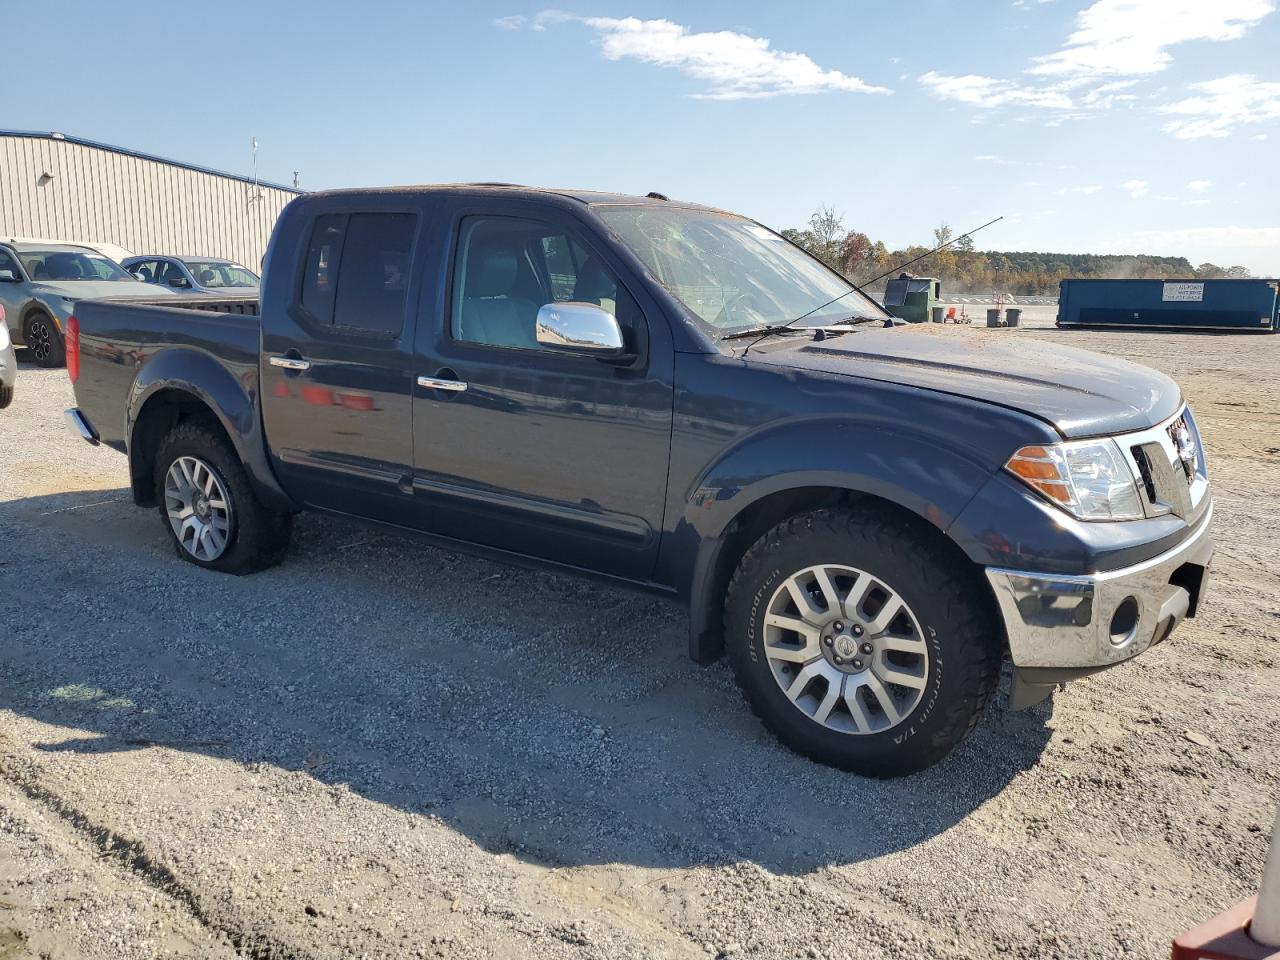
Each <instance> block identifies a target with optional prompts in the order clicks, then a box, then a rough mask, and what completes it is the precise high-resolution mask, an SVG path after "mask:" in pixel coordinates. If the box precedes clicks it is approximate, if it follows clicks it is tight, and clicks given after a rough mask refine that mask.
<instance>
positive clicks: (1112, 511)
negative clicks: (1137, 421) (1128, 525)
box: [1005, 440, 1143, 520]
mask: <svg viewBox="0 0 1280 960" xmlns="http://www.w3.org/2000/svg"><path fill="white" fill-rule="evenodd" d="M1005 469H1006V470H1008V471H1009V472H1010V473H1012V474H1013V475H1014V476H1015V477H1017V478H1018V479H1019V480H1021V481H1022V482H1023V483H1025V484H1026V485H1027V486H1029V487H1031V489H1033V490H1035V491H1036V492H1037V493H1039V494H1040V495H1041V496H1043V497H1045V498H1047V499H1049V500H1052V501H1053V502H1054V503H1056V504H1057V505H1058V506H1060V507H1061V508H1062V509H1063V510H1066V511H1067V512H1068V513H1069V514H1071V515H1072V516H1074V517H1079V518H1080V519H1081V520H1139V519H1141V518H1142V516H1143V513H1142V502H1141V501H1140V500H1139V499H1138V487H1137V484H1135V482H1134V479H1133V473H1132V472H1131V471H1130V470H1129V467H1128V464H1126V463H1125V461H1124V454H1122V453H1121V452H1120V448H1119V447H1118V446H1117V445H1116V442H1115V441H1114V440H1079V441H1074V442H1071V443H1052V444H1050V443H1046V444H1036V445H1034V446H1030V447H1023V448H1022V449H1021V450H1019V451H1018V452H1017V453H1015V454H1014V455H1013V456H1012V457H1010V458H1009V462H1008V463H1006V464H1005Z"/></svg>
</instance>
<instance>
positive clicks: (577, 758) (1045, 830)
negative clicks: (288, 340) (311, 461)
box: [0, 308, 1280, 960]
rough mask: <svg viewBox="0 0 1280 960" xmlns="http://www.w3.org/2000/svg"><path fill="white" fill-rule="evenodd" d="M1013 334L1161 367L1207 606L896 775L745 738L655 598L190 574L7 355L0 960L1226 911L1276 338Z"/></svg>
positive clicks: (934, 952)
mask: <svg viewBox="0 0 1280 960" xmlns="http://www.w3.org/2000/svg"><path fill="white" fill-rule="evenodd" d="M1040 309H1041V311H1043V312H1044V313H1045V314H1046V316H1049V317H1051V316H1052V308H1040ZM971 312H972V311H971ZM1028 314H1029V316H1027V317H1025V319H1024V322H1026V323H1029V324H1030V326H1031V328H1030V329H1028V328H1027V327H1024V328H1021V329H1018V330H1000V331H989V332H987V334H986V335H990V336H1038V337H1045V338H1047V339H1050V340H1052V341H1054V342H1064V343H1071V344H1080V345H1086V346H1090V347H1092V348H1094V349H1098V350H1101V351H1105V352H1109V353H1115V354H1119V355H1122V356H1127V357H1131V358H1134V359H1138V360H1141V361H1144V362H1147V363H1150V364H1152V365H1154V366H1156V367H1159V368H1160V369H1162V370H1165V371H1166V372H1168V373H1170V374H1172V375H1173V376H1174V377H1176V378H1177V379H1178V380H1179V382H1180V383H1181V384H1182V386H1183V388H1184V390H1185V392H1186V393H1187V395H1188V397H1189V398H1190V400H1191V402H1192V404H1193V406H1194V408H1195V410H1196V414H1197V418H1198V420H1199V422H1200V424H1201V428H1202V430H1203V432H1204V434H1205V436H1206V440H1207V444H1208V448H1209V458H1210V461H1209V463H1210V470H1211V474H1212V478H1213V481H1214V483H1215V485H1216V490H1217V497H1218V519H1217V524H1218V527H1217V529H1218V539H1219V554H1218V563H1217V568H1216V573H1215V580H1214V582H1213V585H1212V593H1211V595H1210V602H1209V604H1208V608H1207V609H1206V610H1205V611H1204V613H1203V616H1202V617H1201V618H1200V619H1198V620H1197V621H1193V622H1191V623H1189V624H1188V625H1186V626H1184V627H1183V628H1182V629H1181V630H1180V631H1179V632H1178V633H1176V634H1175V635H1174V637H1173V638H1172V639H1171V640H1170V641H1168V642H1167V643H1165V644H1163V645H1162V646H1160V647H1158V648H1156V649H1155V650H1153V651H1151V652H1150V653H1149V654H1147V655H1145V656H1143V657H1142V658H1140V659H1139V660H1138V661H1137V662H1135V663H1133V664H1130V665H1128V666H1127V667H1125V668H1122V669H1118V670H1114V671H1111V672H1109V673H1106V674H1103V675H1099V676H1096V677H1093V678H1090V679H1089V680H1087V681H1082V682H1080V683H1077V684H1073V685H1072V686H1071V687H1070V688H1068V690H1067V691H1066V692H1065V693H1060V694H1058V695H1057V696H1056V697H1055V703H1054V704H1053V706H1052V708H1051V709H1050V708H1046V709H1042V710H1040V711H1038V712H1032V713H1022V714H1011V713H1007V712H1005V711H1004V710H1002V709H993V710H991V711H989V713H988V716H987V717H986V719H985V720H984V722H983V723H982V724H981V725H980V727H979V729H978V730H977V732H976V733H975V735H974V736H973V737H972V738H970V740H969V741H968V742H967V743H966V744H965V745H964V746H963V747H962V748H961V749H960V750H958V751H957V752H956V753H955V754H953V755H952V756H951V757H950V758H949V759H948V760H947V761H945V762H944V763H942V764H941V765H939V766H937V767H935V768H933V769H932V770H930V771H927V772H926V773H924V774H920V775H917V776H915V777H912V778H909V779H906V780H899V781H895V782H891V783H880V782H873V781H867V780H862V779H858V778H856V777H852V776H849V775H845V774H840V773H837V772H835V771H832V770H829V769H826V768H823V767H819V766H815V765H814V764H811V763H809V762H808V761H805V760H803V759H801V758H799V757H796V756H794V755H792V754H790V753H788V752H787V751H786V750H784V749H783V748H781V747H779V746H777V745H776V744H775V743H774V742H773V740H772V739H771V738H770V737H769V736H768V735H767V734H766V733H765V732H764V731H763V730H762V729H761V728H760V726H759V725H758V724H757V723H756V721H755V720H754V719H753V718H752V717H751V715H750V714H749V712H748V711H747V709H746V708H745V707H744V705H743V704H742V702H741V701H740V699H739V696H738V693H737V691H736V689H735V688H734V686H733V683H732V680H731V678H730V676H729V672H728V670H727V669H726V668H725V667H724V665H723V664H720V665H716V666H713V667H710V668H705V669H704V668H699V667H696V666H694V665H693V664H691V663H690V662H689V661H688V660H687V659H686V657H685V621H684V616H683V614H682V612H681V611H680V610H679V609H676V608H674V607H671V606H668V605H667V604H665V603H664V602H662V601H659V600H653V599H649V598H646V597H642V596H638V595H635V594H631V593H627V592H623V591H620V590H615V589H612V588H609V587H605V586H600V585H596V584H590V583H582V582H578V581H575V580H569V579H565V578H561V577H558V576H551V575H547V574H541V573H531V572H527V571H524V570H519V569H513V568H506V567H497V566H494V565H492V564H489V563H487V562H483V561H479V560H476V559H473V558H469V557H464V556H461V555H455V554H450V553H446V552H443V551H440V550H436V549H433V548H430V547H427V546H424V545H422V544H420V543H417V542H415V541H412V540H408V539H402V538H399V537H397V536H394V535H389V534H386V533H382V532H379V531H371V530H369V529H365V528H362V527H358V526H354V525H351V524H348V523H345V522H339V521H336V520H332V519H327V518H321V517H313V516H307V517H303V518H302V519H301V520H300V522H299V524H298V527H297V531H296V536H295V540H294V545H293V549H292V551H291V553H290V555H289V558H288V560H287V562H286V563H285V564H284V565H283V566H281V567H279V568H277V569H274V570H271V571H268V572H266V573H263V574H259V575H257V576H253V577H248V578H239V579H237V578H232V577H225V576H220V575H217V574H212V573H208V572H206V571H202V570H198V569H196V568H194V567H192V566H190V565H187V564H182V563H180V562H179V561H178V560H177V559H176V558H175V557H174V556H173V554H172V551H171V549H170V547H169V546H168V543H167V540H166V538H165V535H164V533H163V531H162V529H161V526H160V523H159V520H158V519H157V517H156V516H155V515H154V514H153V513H151V512H149V511H148V512H144V511H141V510H138V509H136V508H134V507H133V506H132V505H131V503H130V502H129V499H128V493H127V490H126V489H125V487H126V484H127V475H126V468H125V462H124V458H123V457H121V456H119V455H118V454H116V453H114V452H112V451H109V450H105V449H94V448H90V447H88V446H87V445H85V444H84V443H82V442H80V441H79V440H77V439H74V438H73V437H72V436H71V435H70V433H69V432H68V431H67V429H66V428H65V427H64V423H63V419H62V410H63V409H64V408H65V407H67V406H69V405H70V404H71V390H70V386H69V384H68V382H67V378H66V374H65V373H64V372H63V371H43V370H37V369H35V368H33V367H31V366H29V365H24V366H23V368H22V370H21V373H20V375H19V381H18V391H17V398H16V401H15V405H14V406H13V407H11V408H10V409H9V410H6V411H4V412H2V413H0V600H2V601H3V606H2V607H0V609H2V610H3V613H0V960H17V958H26V957H44V956H50V957H59V958H61V957H85V958H113V960H114V958H131V957H161V956H184V957H222V956H235V955H236V954H240V955H244V956H250V957H259V958H267V957H273V958H312V957H315V958H330V957H332V958H339V957H341V958H351V957H362V956H367V957H401V956H405V957H418V956H422V957H539V958H544V957H547V958H549V957H575V958H588V957H600V958H616V957H636V958H640V957H644V958H649V957H706V956H728V957H737V956H744V957H765V958H772V957H787V958H808V957H815V958H816V957H823V958H826V957H859V958H863V957H868V958H876V957H986V956H1002V957H1004V956H1013V957H1061V958H1073V960H1075V958H1082V957H1128V956H1138V957H1159V956H1162V955H1164V956H1167V951H1168V941H1169V939H1170V938H1171V937H1172V936H1173V935H1174V934H1176V933H1177V932H1179V931H1180V930H1182V929H1183V928H1185V927H1187V926H1189V925H1191V924H1192V923H1193V922H1197V921H1199V920H1200V919H1203V918H1205V917H1207V916H1209V915H1211V914H1213V913H1215V912H1216V911H1218V910H1219V909H1221V908H1223V907H1225V906H1227V905H1228V904H1230V903H1233V902H1235V901H1236V900H1239V899H1241V898H1243V897H1245V896H1247V895H1249V894H1250V893H1252V892H1253V891H1254V889H1255V887H1256V885H1257V882H1258V880H1259V877H1260V875H1261V870H1262V863H1263V857H1264V854H1265V850H1266V844H1267V840H1268V831H1269V829H1270V824H1271V821H1272V815H1273V810H1274V806H1273V805H1274V803H1275V801H1276V795H1277V776H1278V773H1280V770H1278V765H1277V763H1276V760H1277V756H1280V752H1278V749H1277V748H1278V747H1280V724H1278V723H1277V717H1280V663H1278V659H1280V646H1278V643H1277V641H1278V637H1280V614H1278V613H1277V605H1276V599H1275V598H1276V573H1275V572H1276V569H1277V566H1278V565H1280V503H1278V502H1277V498H1276V491H1277V490H1278V489H1280V377H1277V374H1276V371H1277V370H1278V369H1280V337H1269V338H1261V337H1244V336H1211V335H1209V336H1196V335H1189V334H1183V335H1165V334H1156V333H1144V334H1128V333H1080V332H1059V331H1055V330H1052V329H1036V328H1035V327H1036V326H1040V327H1042V328H1043V327H1045V326H1046V321H1045V318H1044V317H1040V316H1036V315H1035V311H1034V309H1032V310H1028ZM906 335H933V336H951V335H954V332H953V330H952V329H951V328H945V329H941V328H936V327H935V328H931V329H920V330H914V329H913V330H912V331H910V332H909V333H908V334H906Z"/></svg>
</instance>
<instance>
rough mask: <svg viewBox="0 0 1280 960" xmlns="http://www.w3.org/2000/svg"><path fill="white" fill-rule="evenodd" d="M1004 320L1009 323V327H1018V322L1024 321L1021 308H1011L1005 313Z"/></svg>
mask: <svg viewBox="0 0 1280 960" xmlns="http://www.w3.org/2000/svg"><path fill="white" fill-rule="evenodd" d="M1004 318H1005V319H1006V320H1007V321H1009V326H1011V327H1016V326H1017V325H1018V321H1019V320H1021V319H1022V310H1021V308H1019V307H1010V308H1009V309H1008V310H1006V311H1005V312H1004Z"/></svg>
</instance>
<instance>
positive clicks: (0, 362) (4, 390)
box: [0, 305, 18, 410]
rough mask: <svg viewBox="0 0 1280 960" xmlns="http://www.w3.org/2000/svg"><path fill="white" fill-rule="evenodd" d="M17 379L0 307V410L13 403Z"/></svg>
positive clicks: (14, 362) (11, 346) (16, 361)
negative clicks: (14, 385)
mask: <svg viewBox="0 0 1280 960" xmlns="http://www.w3.org/2000/svg"><path fill="white" fill-rule="evenodd" d="M17 379H18V358H17V357H15V356H14V355H13V343H12V342H11V341H10V339H9V327H8V326H7V325H6V324H5V322H4V307H3V305H0V410H3V409H4V408H5V407H7V406H8V405H9V404H11V403H13V384H14V381H16V380H17Z"/></svg>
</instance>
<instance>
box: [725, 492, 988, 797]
mask: <svg viewBox="0 0 1280 960" xmlns="http://www.w3.org/2000/svg"><path fill="white" fill-rule="evenodd" d="M818 564H847V565H849V566H851V567H854V568H857V569H859V570H863V571H866V572H867V573H869V574H871V575H872V576H873V577H875V578H877V579H879V580H882V581H883V582H884V583H885V584H887V585H890V586H891V587H892V589H893V590H895V591H897V593H898V595H899V596H900V597H901V598H902V599H903V600H904V601H905V602H906V603H907V605H908V606H909V607H910V609H911V610H912V611H913V613H914V615H915V617H916V619H917V620H918V621H919V625H920V627H921V630H922V632H923V639H924V640H925V642H926V645H927V647H928V659H929V669H928V678H927V682H926V685H925V688H924V692H923V695H922V696H921V698H920V700H919V702H918V703H917V704H916V705H915V707H914V708H913V709H912V711H911V712H910V713H909V714H908V715H907V716H906V717H905V718H904V719H903V720H902V722H900V723H899V724H897V725H896V726H893V727H891V728H889V729H888V730H884V731H882V732H878V733H865V734H857V733H852V732H848V733H846V732H842V731H839V730H833V729H831V728H829V727H828V726H824V725H823V724H821V723H818V722H817V721H816V720H814V719H812V718H811V717H810V716H808V715H807V714H806V713H804V712H802V711H801V710H800V709H799V708H797V707H796V706H795V705H794V704H792V703H791V701H790V700H788V699H787V696H786V694H785V693H784V692H783V690H782V688H781V686H780V685H779V683H778V681H776V680H775V679H774V675H773V672H772V670H771V668H770V666H769V664H768V661H767V660H766V657H765V654H764V644H765V639H764V624H763V619H764V612H765V608H766V605H767V604H768V603H769V602H770V598H771V597H772V596H773V595H774V593H775V591H776V590H777V589H778V587H779V585H780V584H782V583H783V582H784V581H785V580H786V579H787V578H788V577H790V576H792V575H793V574H795V573H796V572H797V571H800V570H803V569H805V568H807V567H812V566H815V565H818ZM981 586H982V584H981V581H980V580H979V579H978V577H977V576H976V574H975V572H974V571H971V570H966V569H962V568H959V567H958V566H957V561H956V560H955V558H953V557H951V556H950V555H949V554H947V553H945V552H943V551H941V550H939V548H938V544H937V542H936V541H935V540H934V539H933V538H932V536H931V534H930V533H929V532H928V531H927V530H921V529H918V528H917V526H915V525H914V524H912V523H911V522H910V521H909V520H907V519H904V518H901V517H898V516H894V515H886V514H885V513H884V512H883V511H880V510H876V509H875V508H874V507H870V506H865V507H864V506H857V505H855V506H854V507H852V508H835V509H822V510H815V511H812V512H810V513H804V514H800V515H798V516H795V517H792V518H790V519H789V520H785V521H783V522H782V523H780V524H778V525H777V526H775V527H774V528H773V529H771V530H769V531H768V532H767V533H766V534H765V535H764V536H762V537H761V538H760V539H759V540H757V541H756V542H755V544H753V545H752V546H751V548H750V549H748V550H747V552H746V553H745V554H744V555H743V557H742V560H741V561H740V563H739V565H738V568H737V571H736V572H735V573H734V576H733V579H732V580H731V582H730V584H729V589H728V593H727V596H726V600H725V625H726V631H725V642H726V648H727V652H728V655H729V661H730V663H731V665H732V667H733V672H734V675H735V677H736V678H737V681H738V685H739V686H740V687H741V689H742V691H743V694H744V695H745V696H746V699H747V702H748V703H749V704H750V705H751V708H752V710H753V711H754V712H755V714H756V715H757V716H758V717H759V718H760V719H761V721H763V723H764V725H765V726H766V727H768V728H769V730H771V731H772V732H773V733H774V734H775V735H776V736H777V737H778V739H779V740H781V741H782V742H783V743H784V744H786V745H787V746H789V747H790V748H791V749H793V750H795V751H797V752H798V753H801V754H803V755H805V756H807V757H809V758H811V759H813V760H816V761H818V762H820V763H824V764H829V765H830V766H833V767H838V768H840V769H843V770H849V771H852V772H855V773H859V774H862V775H864V776H871V777H881V778H888V777H897V776H903V775H906V774H909V773H914V772H916V771H919V770H923V769H925V768H926V767H929V766H931V765H932V764H934V763H937V762H938V761H939V760H941V759H942V758H943V757H945V756H946V755H947V754H948V753H949V752H950V751H951V750H952V749H953V748H954V747H955V746H956V745H957V744H958V743H960V742H961V741H962V740H963V739H964V738H965V737H966V736H968V735H969V733H970V732H971V731H972V730H973V728H974V726H975V725H976V724H977V722H978V719H979V718H980V717H981V715H982V711H983V710H984V709H985V707H986V705H987V703H988V701H989V700H991V698H992V696H993V694H994V693H995V691H996V688H997V685H998V683H999V678H1000V665H1001V661H1002V659H1003V644H1002V642H1001V641H1000V634H999V631H998V630H997V629H996V626H995V623H994V621H993V615H992V612H991V610H990V606H989V600H988V598H987V597H986V596H985V595H984V594H983V593H982V591H981Z"/></svg>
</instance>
